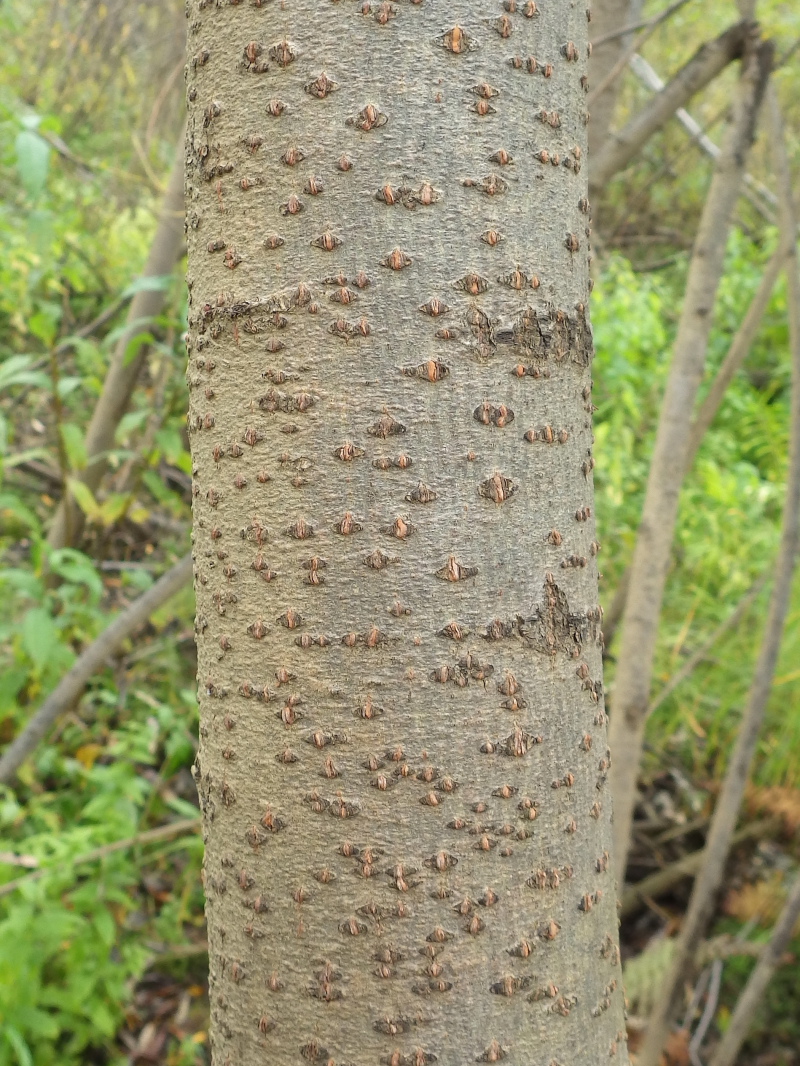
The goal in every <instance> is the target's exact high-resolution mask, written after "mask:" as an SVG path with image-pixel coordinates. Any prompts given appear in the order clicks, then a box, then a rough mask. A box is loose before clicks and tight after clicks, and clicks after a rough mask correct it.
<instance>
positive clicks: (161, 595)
mask: <svg viewBox="0 0 800 1066" xmlns="http://www.w3.org/2000/svg"><path fill="white" fill-rule="evenodd" d="M191 576H192V557H191V555H185V556H184V557H183V559H181V560H180V562H178V563H176V564H175V565H174V566H173V567H172V569H171V570H168V571H167V572H166V574H164V575H163V576H162V577H160V578H159V579H158V581H156V583H155V584H154V585H153V586H152V587H151V588H149V589H148V590H147V592H144V593H143V594H142V595H141V596H140V597H139V598H138V599H137V600H134V601H133V603H132V604H131V605H130V606H129V607H127V608H126V609H125V610H124V611H123V612H122V614H119V615H117V617H116V618H115V619H114V621H113V622H112V623H111V625H109V626H108V627H107V628H106V629H104V630H103V632H102V633H101V634H100V636H99V637H97V639H96V640H94V641H93V642H92V643H91V644H90V645H89V647H88V648H86V650H85V651H84V652H82V653H81V655H80V656H79V657H78V660H77V661H76V663H75V664H74V666H73V667H72V669H71V670H70V671H69V672H68V673H66V674H65V675H64V677H62V679H61V680H60V681H59V683H58V685H56V687H55V689H53V691H52V692H51V693H50V695H49V696H48V697H47V699H46V700H45V701H44V703H43V704H42V706H41V707H40V708H39V710H38V711H37V712H36V713H35V714H34V716H33V717H32V718H31V719H30V721H29V722H28V724H27V725H26V726H25V728H24V729H23V730H22V732H21V733H20V734H19V736H18V737H17V738H16V739H15V740H13V741H12V742H11V744H9V746H8V747H7V748H6V750H5V752H4V753H3V756H2V758H0V784H8V783H9V782H10V781H12V780H13V778H14V776H15V774H16V772H17V770H18V769H19V768H20V766H21V765H22V763H23V762H24V761H25V759H27V757H28V756H29V755H30V754H31V752H32V751H33V750H34V749H35V748H36V746H37V745H38V743H39V742H40V741H41V740H42V739H43V738H44V736H45V734H46V733H47V731H48V730H49V729H50V727H51V726H52V725H53V723H54V722H55V721H56V719H57V718H58V717H59V715H61V714H63V713H64V711H66V710H68V709H69V708H70V707H71V706H72V704H73V703H74V702H75V700H76V699H77V698H78V696H80V694H81V692H82V691H83V688H84V686H85V685H86V682H87V681H88V680H89V678H90V677H91V676H92V675H93V674H94V673H95V672H96V671H97V670H99V669H100V668H101V667H102V665H103V664H104V663H105V661H106V659H107V658H108V656H109V655H111V654H113V652H115V651H116V649H117V648H118V647H119V646H120V644H121V643H122V642H123V640H125V638H126V637H129V636H130V635H131V633H134V632H135V631H136V630H137V629H138V627H139V626H140V625H142V624H143V623H144V622H146V621H147V619H148V618H149V617H150V615H151V614H153V612H154V611H156V610H158V608H159V607H160V606H161V605H162V604H164V603H166V602H167V600H168V599H170V598H171V597H172V596H174V595H175V593H176V592H178V591H179V590H180V589H182V588H183V586H184V585H186V584H187V583H188V581H189V580H190V578H191Z"/></svg>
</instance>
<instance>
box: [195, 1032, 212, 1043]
mask: <svg viewBox="0 0 800 1066" xmlns="http://www.w3.org/2000/svg"><path fill="white" fill-rule="evenodd" d="M206 1040H208V1033H204V1032H203V1031H202V1030H201V1031H200V1032H199V1033H195V1034H194V1036H193V1037H192V1043H193V1044H205V1042H206Z"/></svg>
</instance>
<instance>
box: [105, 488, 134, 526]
mask: <svg viewBox="0 0 800 1066" xmlns="http://www.w3.org/2000/svg"><path fill="white" fill-rule="evenodd" d="M131 499H132V496H131V493H129V492H112V493H111V495H110V496H109V497H108V499H106V500H104V501H103V503H102V504H101V506H100V521H101V522H102V524H103V525H104V526H105V527H106V528H108V527H109V526H113V525H114V523H115V522H117V521H118V520H119V519H120V518H121V517H122V515H124V514H125V512H126V511H127V509H128V506H129V504H130V502H131Z"/></svg>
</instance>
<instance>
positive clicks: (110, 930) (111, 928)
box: [94, 907, 117, 948]
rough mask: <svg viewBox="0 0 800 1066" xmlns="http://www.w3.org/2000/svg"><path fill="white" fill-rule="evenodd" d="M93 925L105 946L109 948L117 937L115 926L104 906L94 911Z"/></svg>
mask: <svg viewBox="0 0 800 1066" xmlns="http://www.w3.org/2000/svg"><path fill="white" fill-rule="evenodd" d="M94 927H95V929H96V930H97V932H98V935H99V937H100V939H101V940H102V941H103V943H104V944H105V945H106V947H107V948H110V947H111V945H112V944H113V943H114V941H115V940H116V939H117V927H116V925H115V924H114V919H113V918H112V917H111V915H110V914H109V913H108V911H107V910H106V908H105V907H100V908H99V910H97V911H96V912H95V915H94Z"/></svg>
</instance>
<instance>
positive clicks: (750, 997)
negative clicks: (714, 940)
mask: <svg viewBox="0 0 800 1066" xmlns="http://www.w3.org/2000/svg"><path fill="white" fill-rule="evenodd" d="M798 917H800V875H798V876H796V877H795V879H794V883H793V885H792V889H791V891H790V893H789V897H788V899H787V900H786V903H785V904H784V906H783V910H782V911H781V913H780V917H779V918H778V921H777V922H776V923H775V928H774V929H773V931H772V936H771V937H770V940H769V943H768V944H767V945H766V947H765V948H764V950H763V951H762V953H761V955H760V956H759V959H758V962H757V963H756V965H755V967H754V969H753V972H752V973H751V974H750V977H749V979H748V981H747V984H746V985H745V986H744V988H743V989H742V993H741V995H740V996H739V999H738V1001H737V1003H736V1007H735V1008H734V1011H733V1014H732V1015H731V1020H730V1022H729V1023H728V1028H727V1029H726V1030H725V1035H724V1036H723V1037H722V1040H721V1041H720V1043H719V1044H718V1045H717V1048H716V1050H715V1051H714V1054H713V1055H712V1057H711V1060H710V1062H709V1066H734V1063H735V1062H736V1056H737V1055H738V1054H739V1049H740V1048H741V1046H742V1044H743V1043H744V1041H745V1037H746V1036H747V1033H748V1031H749V1029H750V1026H751V1024H752V1021H753V1017H754V1015H755V1013H756V1011H757V1010H758V1007H759V1006H760V1004H761V1001H762V999H763V998H764V993H765V992H766V990H767V986H768V985H769V983H770V981H771V980H772V977H773V975H774V973H775V971H776V970H777V969H778V967H779V966H780V963H781V957H782V956H783V953H784V951H785V950H786V948H787V946H788V944H789V941H790V940H791V939H792V933H793V931H794V927H795V925H796V923H797V919H798Z"/></svg>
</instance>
